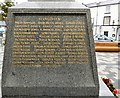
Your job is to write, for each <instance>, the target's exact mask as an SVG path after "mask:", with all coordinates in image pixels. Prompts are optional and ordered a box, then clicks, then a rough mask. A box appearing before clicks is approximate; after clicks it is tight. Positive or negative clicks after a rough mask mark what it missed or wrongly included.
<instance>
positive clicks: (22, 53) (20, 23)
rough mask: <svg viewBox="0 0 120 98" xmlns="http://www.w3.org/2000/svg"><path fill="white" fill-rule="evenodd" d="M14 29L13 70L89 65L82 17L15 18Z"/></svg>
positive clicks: (45, 15)
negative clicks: (16, 68) (18, 68)
mask: <svg viewBox="0 0 120 98" xmlns="http://www.w3.org/2000/svg"><path fill="white" fill-rule="evenodd" d="M31 19H32V20H31ZM33 20H34V21H33ZM13 29H14V31H13V37H14V42H13V46H12V50H13V51H12V58H13V59H12V66H16V67H22V66H26V67H31V66H33V67H35V66H36V67H41V66H43V67H46V66H48V67H58V66H64V65H69V64H78V65H82V64H86V65H88V64H89V58H90V57H89V53H88V48H87V43H88V42H87V40H86V39H87V33H86V32H87V31H86V21H85V15H82V14H81V15H79V14H76V15H72V14H68V15H67V14H66V15H60V14H49V15H48V14H43V15H39V14H34V15H33V14H26V15H24V14H21V15H20V14H19V15H17V14H16V17H15V25H14V28H13ZM81 54H84V56H83V55H81Z"/></svg>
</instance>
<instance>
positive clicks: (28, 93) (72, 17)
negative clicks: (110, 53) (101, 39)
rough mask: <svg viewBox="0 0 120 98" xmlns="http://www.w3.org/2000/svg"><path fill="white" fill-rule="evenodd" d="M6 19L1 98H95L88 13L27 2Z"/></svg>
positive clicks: (72, 7) (96, 88) (76, 6)
mask: <svg viewBox="0 0 120 98" xmlns="http://www.w3.org/2000/svg"><path fill="white" fill-rule="evenodd" d="M24 5H27V7H26V6H24ZM28 5H29V6H28ZM39 5H42V6H39ZM45 5H46V6H45ZM53 5H54V6H53ZM66 5H69V6H68V7H66ZM31 6H32V7H31ZM33 6H35V7H33ZM52 7H53V8H52ZM51 8H52V9H51ZM8 15H9V16H8V31H7V32H8V33H7V41H6V46H5V55H4V64H3V73H2V95H3V98H24V97H25V98H76V97H78V98H83V97H87V98H91V97H92V98H98V95H99V94H98V93H99V85H98V74H97V66H96V59H95V49H94V43H93V35H92V30H91V22H90V10H89V9H86V8H81V7H80V5H79V4H77V3H70V4H69V3H68V2H67V3H58V2H57V3H55V2H54V3H52V2H51V3H47V2H46V3H45V4H44V5H43V3H32V2H28V3H27V4H26V3H24V4H23V5H18V6H16V7H12V8H10V9H9V14H8ZM6 96H7V97H6Z"/></svg>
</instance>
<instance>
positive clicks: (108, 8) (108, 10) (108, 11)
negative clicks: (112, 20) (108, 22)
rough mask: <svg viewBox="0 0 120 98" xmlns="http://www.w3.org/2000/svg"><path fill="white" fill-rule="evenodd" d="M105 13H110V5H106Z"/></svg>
mask: <svg viewBox="0 0 120 98" xmlns="http://www.w3.org/2000/svg"><path fill="white" fill-rule="evenodd" d="M105 14H110V5H108V6H106V12H105Z"/></svg>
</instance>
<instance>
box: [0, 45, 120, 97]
mask: <svg viewBox="0 0 120 98" xmlns="http://www.w3.org/2000/svg"><path fill="white" fill-rule="evenodd" d="M3 54H4V47H3V46H0V76H1V72H2V64H3V63H2V62H3ZM119 57H120V53H118V52H96V60H97V67H98V74H99V77H107V78H110V79H112V82H113V85H114V86H115V87H116V88H117V89H119V92H120V75H119V76H118V73H119V72H120V58H119ZM0 80H1V77H0ZM0 82H1V81H0ZM118 84H119V85H118ZM0 86H1V84H0ZM0 95H1V92H0ZM119 98H120V96H119Z"/></svg>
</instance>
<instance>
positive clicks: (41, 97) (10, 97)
mask: <svg viewBox="0 0 120 98" xmlns="http://www.w3.org/2000/svg"><path fill="white" fill-rule="evenodd" d="M2 98H99V97H95V96H92V97H85V96H70V97H69V96H67V97H66V96H64V97H61V96H59V97H53V96H51V97H48V96H38V97H34V96H33V97H30V96H14V97H13V96H7V97H2Z"/></svg>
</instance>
